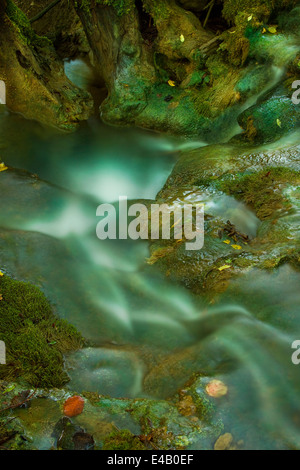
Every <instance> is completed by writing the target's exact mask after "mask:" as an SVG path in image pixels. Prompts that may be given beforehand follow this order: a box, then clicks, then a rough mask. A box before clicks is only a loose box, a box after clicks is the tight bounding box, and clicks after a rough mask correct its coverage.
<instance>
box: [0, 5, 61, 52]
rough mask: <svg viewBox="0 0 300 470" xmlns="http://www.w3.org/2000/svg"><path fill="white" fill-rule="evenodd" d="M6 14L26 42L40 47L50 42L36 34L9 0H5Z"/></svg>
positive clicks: (23, 15) (25, 17)
mask: <svg viewBox="0 0 300 470" xmlns="http://www.w3.org/2000/svg"><path fill="white" fill-rule="evenodd" d="M6 14H7V16H8V17H9V19H10V20H11V21H12V23H13V24H14V26H15V27H16V28H17V30H18V32H19V35H20V37H21V38H22V40H23V41H24V42H25V43H26V44H28V45H33V46H34V45H36V46H40V47H43V46H49V45H51V44H52V43H51V41H50V40H49V39H48V38H46V37H42V36H38V35H37V34H36V33H35V32H34V31H33V29H32V28H31V25H30V22H29V20H28V18H27V16H26V15H25V14H24V13H23V12H22V11H21V10H20V9H19V8H18V7H17V6H16V5H15V4H14V2H12V1H11V0H7V7H6Z"/></svg>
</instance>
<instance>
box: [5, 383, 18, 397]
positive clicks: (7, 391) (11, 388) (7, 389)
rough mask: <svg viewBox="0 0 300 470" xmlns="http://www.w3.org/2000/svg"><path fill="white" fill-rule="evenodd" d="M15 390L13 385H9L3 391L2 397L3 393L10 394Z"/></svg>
mask: <svg viewBox="0 0 300 470" xmlns="http://www.w3.org/2000/svg"><path fill="white" fill-rule="evenodd" d="M15 388H16V386H15V385H10V386H9V387H7V388H6V389H5V390H4V392H3V395H4V394H5V393H9V392H12V391H13V390H14V389H15Z"/></svg>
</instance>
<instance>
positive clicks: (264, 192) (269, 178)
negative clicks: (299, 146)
mask: <svg viewBox="0 0 300 470" xmlns="http://www.w3.org/2000/svg"><path fill="white" fill-rule="evenodd" d="M299 182H300V177H299V174H298V173H296V172H294V171H292V170H289V169H287V168H271V169H270V170H269V171H267V170H265V171H260V172H258V173H253V174H250V175H249V174H248V175H245V174H239V175H237V176H235V177H234V179H227V178H226V180H223V181H220V183H219V189H221V190H222V191H224V192H225V193H226V194H228V195H230V196H234V197H236V198H238V199H242V200H243V201H244V202H245V203H246V204H248V205H249V206H250V207H252V208H253V209H254V210H255V212H256V215H257V217H258V218H260V219H261V220H263V219H268V218H271V217H272V216H274V213H276V212H277V211H278V210H280V209H283V208H285V209H288V208H289V207H288V201H287V200H286V199H285V198H284V196H283V195H282V188H283V186H284V185H285V184H287V183H289V184H293V183H295V184H299Z"/></svg>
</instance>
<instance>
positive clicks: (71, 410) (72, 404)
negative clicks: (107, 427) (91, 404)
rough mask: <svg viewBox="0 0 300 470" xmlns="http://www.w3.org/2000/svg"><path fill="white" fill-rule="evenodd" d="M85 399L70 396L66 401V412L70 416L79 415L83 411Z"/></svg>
mask: <svg viewBox="0 0 300 470" xmlns="http://www.w3.org/2000/svg"><path fill="white" fill-rule="evenodd" d="M83 408H84V399H83V398H81V397H78V396H74V397H70V398H68V399H67V400H66V401H65V403H64V414H65V416H68V417H69V418H72V417H73V416H78V415H80V414H81V413H82V412H83Z"/></svg>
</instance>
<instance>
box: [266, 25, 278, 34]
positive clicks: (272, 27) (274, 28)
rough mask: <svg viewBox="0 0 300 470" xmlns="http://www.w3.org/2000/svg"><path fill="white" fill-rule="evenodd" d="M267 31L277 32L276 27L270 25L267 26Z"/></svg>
mask: <svg viewBox="0 0 300 470" xmlns="http://www.w3.org/2000/svg"><path fill="white" fill-rule="evenodd" d="M268 31H269V33H272V34H276V33H277V27H276V26H270V28H268Z"/></svg>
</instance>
